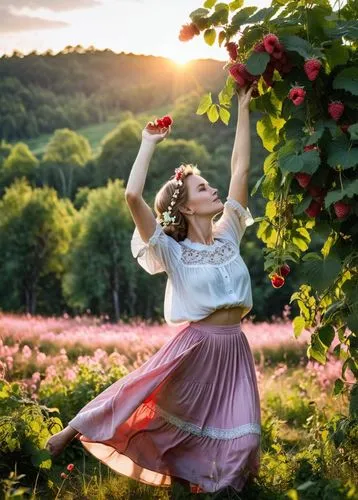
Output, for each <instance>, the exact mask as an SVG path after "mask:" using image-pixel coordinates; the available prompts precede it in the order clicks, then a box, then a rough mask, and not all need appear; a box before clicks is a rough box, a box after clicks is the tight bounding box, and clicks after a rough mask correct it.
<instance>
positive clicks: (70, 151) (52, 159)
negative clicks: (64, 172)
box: [43, 128, 92, 167]
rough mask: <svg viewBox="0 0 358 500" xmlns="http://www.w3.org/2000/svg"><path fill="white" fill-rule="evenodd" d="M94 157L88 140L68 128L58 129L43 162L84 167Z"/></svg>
mask: <svg viewBox="0 0 358 500" xmlns="http://www.w3.org/2000/svg"><path fill="white" fill-rule="evenodd" d="M91 156H92V151H91V146H90V144H89V142H88V140H87V139H86V138H85V137H83V136H81V135H80V134H77V133H76V132H74V131H73V130H69V129H68V128H64V129H58V130H56V131H55V133H54V135H53V137H52V138H51V140H50V141H49V143H48V144H47V147H46V151H45V154H44V157H43V160H44V161H45V162H48V163H55V164H58V165H75V166H78V167H83V166H84V165H85V164H86V163H87V162H88V160H89V159H90V158H91Z"/></svg>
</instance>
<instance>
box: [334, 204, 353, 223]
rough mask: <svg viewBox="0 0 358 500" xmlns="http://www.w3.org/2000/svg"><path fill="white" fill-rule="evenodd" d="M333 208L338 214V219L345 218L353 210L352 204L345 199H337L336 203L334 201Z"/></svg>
mask: <svg viewBox="0 0 358 500" xmlns="http://www.w3.org/2000/svg"><path fill="white" fill-rule="evenodd" d="M333 208H334V211H335V212H336V216H337V217H338V219H343V218H344V217H346V216H347V215H348V214H349V213H350V211H351V210H352V205H349V204H348V203H345V202H344V201H336V203H333Z"/></svg>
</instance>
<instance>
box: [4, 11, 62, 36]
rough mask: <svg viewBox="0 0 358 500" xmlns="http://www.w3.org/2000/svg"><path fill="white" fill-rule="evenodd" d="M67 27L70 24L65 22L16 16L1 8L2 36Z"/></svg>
mask: <svg viewBox="0 0 358 500" xmlns="http://www.w3.org/2000/svg"><path fill="white" fill-rule="evenodd" d="M66 26H69V24H68V23H66V22H64V21H53V20H51V19H43V18H41V17H32V16H31V17H30V16H24V15H15V14H13V13H11V12H10V11H9V10H7V9H4V8H2V7H0V34H2V33H18V32H20V31H31V30H43V29H50V28H52V29H54V28H64V27H66Z"/></svg>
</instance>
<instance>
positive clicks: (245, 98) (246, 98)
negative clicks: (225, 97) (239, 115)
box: [237, 82, 257, 108]
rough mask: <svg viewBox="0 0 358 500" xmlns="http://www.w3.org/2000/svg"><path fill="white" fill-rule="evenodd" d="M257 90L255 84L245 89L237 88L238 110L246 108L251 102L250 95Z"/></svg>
mask: <svg viewBox="0 0 358 500" xmlns="http://www.w3.org/2000/svg"><path fill="white" fill-rule="evenodd" d="M254 89H257V82H252V83H250V84H248V85H246V86H245V87H239V90H238V91H237V94H238V102H239V105H240V108H248V107H249V104H250V100H251V94H252V92H253V90H254Z"/></svg>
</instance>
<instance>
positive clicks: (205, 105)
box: [196, 92, 212, 115]
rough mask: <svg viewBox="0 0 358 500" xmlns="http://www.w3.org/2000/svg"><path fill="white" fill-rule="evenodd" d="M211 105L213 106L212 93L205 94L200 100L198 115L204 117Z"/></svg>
mask: <svg viewBox="0 0 358 500" xmlns="http://www.w3.org/2000/svg"><path fill="white" fill-rule="evenodd" d="M211 104H212V98H211V92H209V93H208V94H204V95H203V96H202V97H201V99H200V102H199V106H198V109H197V110H196V114H197V115H203V114H204V113H206V112H207V110H208V109H209V108H210V106H211Z"/></svg>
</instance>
